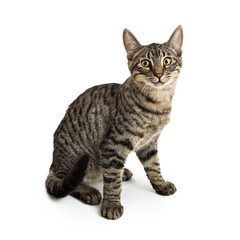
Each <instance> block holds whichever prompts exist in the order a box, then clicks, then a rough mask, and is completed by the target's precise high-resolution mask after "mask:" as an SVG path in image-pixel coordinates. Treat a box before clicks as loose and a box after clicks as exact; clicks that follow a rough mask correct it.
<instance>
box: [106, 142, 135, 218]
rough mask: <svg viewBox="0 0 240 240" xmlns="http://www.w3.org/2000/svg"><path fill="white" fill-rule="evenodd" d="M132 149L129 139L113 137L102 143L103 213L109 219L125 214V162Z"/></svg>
mask: <svg viewBox="0 0 240 240" xmlns="http://www.w3.org/2000/svg"><path fill="white" fill-rule="evenodd" d="M132 149H133V147H132V145H131V143H130V141H129V140H119V139H116V138H113V137H111V138H109V139H107V140H105V141H104V142H103V143H102V144H101V157H102V172H103V181H104V187H103V203H102V208H101V214H102V216H103V217H105V218H107V219H117V218H119V217H121V216H122V214H123V206H122V205H121V201H120V198H121V189H122V180H123V171H124V163H125V159H126V158H127V156H128V154H129V153H130V151H132Z"/></svg>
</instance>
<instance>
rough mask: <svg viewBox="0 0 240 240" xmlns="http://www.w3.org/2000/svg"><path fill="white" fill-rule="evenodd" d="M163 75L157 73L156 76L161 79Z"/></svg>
mask: <svg viewBox="0 0 240 240" xmlns="http://www.w3.org/2000/svg"><path fill="white" fill-rule="evenodd" d="M162 75H163V73H155V76H156V77H157V78H159V79H160V78H161V77H162Z"/></svg>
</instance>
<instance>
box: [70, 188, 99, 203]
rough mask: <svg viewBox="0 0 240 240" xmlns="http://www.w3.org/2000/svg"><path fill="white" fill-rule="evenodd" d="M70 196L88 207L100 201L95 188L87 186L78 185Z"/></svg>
mask: <svg viewBox="0 0 240 240" xmlns="http://www.w3.org/2000/svg"><path fill="white" fill-rule="evenodd" d="M70 196H72V197H74V198H76V199H78V200H80V201H82V202H84V203H86V204H89V205H97V204H99V203H100V202H101V200H102V196H101V193H100V192H99V191H98V190H97V189H96V188H94V187H91V186H89V185H87V184H80V185H79V186H78V188H77V189H76V190H75V191H73V192H72V193H71V194H70Z"/></svg>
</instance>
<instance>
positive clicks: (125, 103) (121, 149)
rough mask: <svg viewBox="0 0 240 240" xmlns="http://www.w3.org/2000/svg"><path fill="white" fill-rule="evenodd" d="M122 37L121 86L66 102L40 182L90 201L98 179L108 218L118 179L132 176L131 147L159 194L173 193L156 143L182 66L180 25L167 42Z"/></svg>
mask: <svg viewBox="0 0 240 240" xmlns="http://www.w3.org/2000/svg"><path fill="white" fill-rule="evenodd" d="M123 42H124V46H125V49H126V52H127V58H128V67H129V70H130V72H131V76H130V77H129V78H128V79H127V80H126V81H125V82H124V83H123V84H115V83H112V84H104V85H99V86H95V87H92V88H90V89H88V90H86V91H85V92H84V93H82V94H81V95H80V96H79V97H78V98H77V99H76V100H75V101H74V102H73V103H72V104H71V105H70V106H69V108H68V110H67V112H66V114H65V116H64V118H63V120H62V121H61V123H60V124H59V126H58V128H57V130H56V131H55V133H54V151H53V162H52V165H51V167H50V171H49V175H48V177H47V180H46V189H47V192H48V193H49V194H51V195H53V196H54V197H56V198H61V197H65V196H67V195H71V196H73V197H75V198H77V199H79V200H81V201H83V202H84V203H87V204H91V205H95V204H99V203H100V202H101V198H102V197H101V194H100V192H99V191H98V190H97V189H95V188H93V187H91V186H90V185H89V184H90V183H93V182H95V181H98V180H101V179H103V181H104V189H103V202H102V207H101V214H102V216H103V217H105V218H107V219H117V218H119V217H121V216H122V214H123V206H122V205H121V202H120V194H121V185H122V181H126V180H129V179H130V178H131V177H132V172H131V171H130V170H128V169H126V168H124V163H125V160H126V158H127V156H128V154H129V153H130V152H131V151H135V152H136V154H137V156H138V158H139V159H140V161H141V163H142V165H143V167H144V169H145V171H146V174H147V177H148V178H149V180H150V182H151V184H152V187H153V188H154V190H155V191H156V192H157V193H158V194H160V195H171V194H173V193H175V192H176V188H175V186H174V184H172V183H171V182H167V181H165V180H164V179H163V177H162V175H161V171H160V166H159V161H158V155H157V153H158V150H157V145H158V144H157V141H158V137H159V135H160V133H161V131H162V129H163V128H164V126H165V125H166V124H167V123H168V122H169V115H170V112H171V104H172V98H173V94H174V89H175V86H176V81H177V78H178V75H179V72H180V69H181V66H182V58H181V54H182V50H181V47H182V42H183V32H182V27H181V26H179V27H178V28H177V29H176V30H175V31H174V32H173V34H172V35H171V37H170V39H169V40H168V41H167V42H166V43H164V44H157V43H152V44H150V45H146V46H143V45H141V44H140V43H139V42H138V40H137V39H136V37H135V36H134V35H133V34H132V33H131V32H130V31H129V30H127V29H125V30H124V32H123Z"/></svg>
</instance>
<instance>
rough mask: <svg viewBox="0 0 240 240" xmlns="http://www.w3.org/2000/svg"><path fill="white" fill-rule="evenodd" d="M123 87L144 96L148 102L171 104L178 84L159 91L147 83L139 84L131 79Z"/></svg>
mask: <svg viewBox="0 0 240 240" xmlns="http://www.w3.org/2000/svg"><path fill="white" fill-rule="evenodd" d="M123 86H124V89H125V90H126V91H135V92H137V93H138V94H139V95H142V96H143V97H144V98H145V99H146V101H150V102H155V103H163V102H165V103H170V104H171V102H172V98H173V95H174V90H175V86H176V84H172V85H171V86H168V87H167V88H162V89H158V88H154V87H152V86H150V85H147V84H145V83H141V82H137V81H136V80H134V79H133V78H132V77H130V78H128V79H127V81H126V82H124V83H123Z"/></svg>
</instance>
